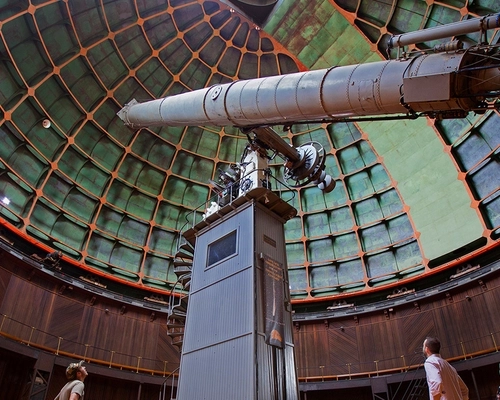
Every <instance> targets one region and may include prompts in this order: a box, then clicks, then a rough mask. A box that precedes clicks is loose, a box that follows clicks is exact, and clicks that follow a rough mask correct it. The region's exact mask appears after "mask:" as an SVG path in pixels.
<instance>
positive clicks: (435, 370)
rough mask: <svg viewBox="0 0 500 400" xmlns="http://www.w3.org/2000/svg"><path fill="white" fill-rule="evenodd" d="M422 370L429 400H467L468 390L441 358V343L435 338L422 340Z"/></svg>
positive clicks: (453, 369) (455, 371)
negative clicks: (423, 360) (425, 378)
mask: <svg viewBox="0 0 500 400" xmlns="http://www.w3.org/2000/svg"><path fill="white" fill-rule="evenodd" d="M422 350H423V352H424V356H425V357H426V360H425V363H424V368H425V374H426V376H427V385H428V386H429V396H430V400H469V389H468V388H467V386H466V385H465V383H464V381H463V380H462V378H460V376H459V375H458V373H457V370H456V369H455V368H453V367H452V366H451V365H450V363H448V361H446V360H444V359H443V358H441V355H440V354H439V351H440V350H441V343H440V342H439V339H437V338H435V337H427V338H426V339H425V340H424V344H423V349H422Z"/></svg>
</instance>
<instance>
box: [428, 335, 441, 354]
mask: <svg viewBox="0 0 500 400" xmlns="http://www.w3.org/2000/svg"><path fill="white" fill-rule="evenodd" d="M425 346H426V347H427V348H428V349H429V350H430V352H431V353H432V354H439V351H440V350H441V342H440V341H439V339H438V338H435V337H430V336H428V337H426V338H425Z"/></svg>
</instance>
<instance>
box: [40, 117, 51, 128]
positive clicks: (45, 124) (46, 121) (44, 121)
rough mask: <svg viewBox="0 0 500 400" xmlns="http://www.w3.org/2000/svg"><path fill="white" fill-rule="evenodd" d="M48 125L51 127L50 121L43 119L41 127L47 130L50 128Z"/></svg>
mask: <svg viewBox="0 0 500 400" xmlns="http://www.w3.org/2000/svg"><path fill="white" fill-rule="evenodd" d="M50 125H52V123H51V122H50V119H44V120H43V121H42V126H43V127H44V128H45V129H49V128H50Z"/></svg>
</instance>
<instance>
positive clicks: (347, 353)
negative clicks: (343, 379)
mask: <svg viewBox="0 0 500 400" xmlns="http://www.w3.org/2000/svg"><path fill="white" fill-rule="evenodd" d="M357 343H358V337H357V330H356V328H355V326H354V324H353V323H350V322H349V320H343V321H335V322H332V323H331V324H330V329H329V330H328V351H329V353H330V354H329V355H330V360H331V363H330V366H329V369H328V371H327V374H329V375H348V374H350V373H351V374H352V373H354V372H359V356H358V350H357Z"/></svg>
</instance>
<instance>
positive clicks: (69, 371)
mask: <svg viewBox="0 0 500 400" xmlns="http://www.w3.org/2000/svg"><path fill="white" fill-rule="evenodd" d="M82 364H83V360H82V361H79V362H77V363H71V364H69V365H68V368H66V378H68V383H66V385H64V386H63V388H62V389H61V391H60V392H59V394H58V395H57V396H56V397H55V398H54V400H83V396H84V389H85V385H84V383H83V381H84V380H85V378H86V377H87V375H88V372H87V369H86V368H85V366H83V365H82Z"/></svg>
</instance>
